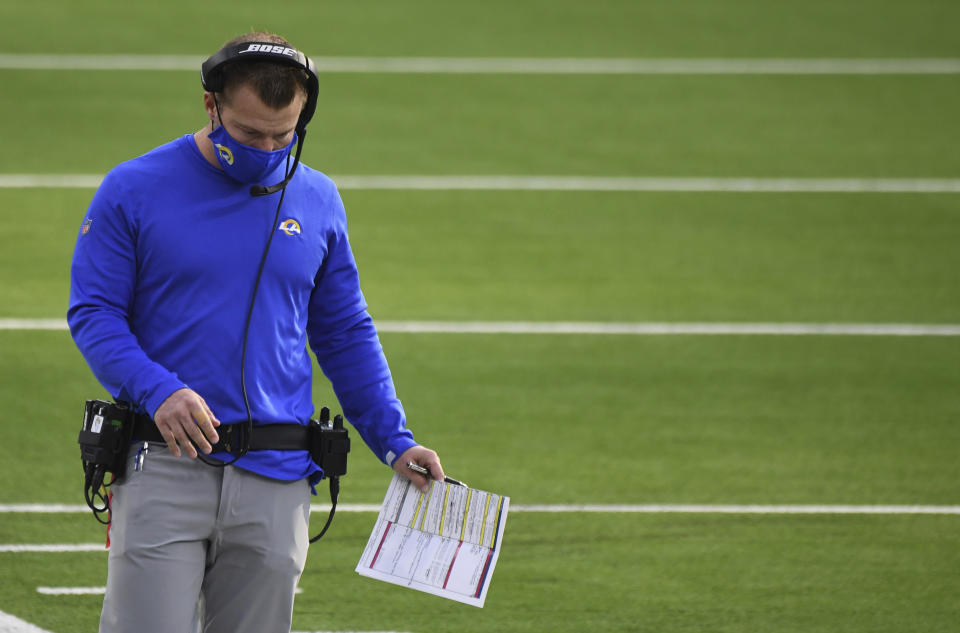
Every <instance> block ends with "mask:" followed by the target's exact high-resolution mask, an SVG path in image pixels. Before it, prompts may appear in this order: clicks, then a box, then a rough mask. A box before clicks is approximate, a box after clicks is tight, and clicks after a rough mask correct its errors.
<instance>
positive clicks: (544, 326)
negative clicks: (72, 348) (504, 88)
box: [0, 319, 960, 336]
mask: <svg viewBox="0 0 960 633" xmlns="http://www.w3.org/2000/svg"><path fill="white" fill-rule="evenodd" d="M376 326H377V331H379V332H387V333H397V334H582V335H604V334H620V335H633V336H671V335H684V336H694V335H712V336H724V335H726V336H731V335H732V336H757V335H760V336H763V335H768V336H960V325H957V324H946V325H924V324H917V323H589V322H567V321H377V322H376ZM68 329H69V328H68V326H67V322H66V320H64V319H0V330H54V331H60V330H68Z"/></svg>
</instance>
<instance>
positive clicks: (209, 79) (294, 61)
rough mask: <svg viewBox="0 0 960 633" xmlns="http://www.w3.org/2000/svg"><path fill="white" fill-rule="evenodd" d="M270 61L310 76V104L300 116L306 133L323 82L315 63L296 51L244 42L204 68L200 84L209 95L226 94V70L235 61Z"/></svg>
mask: <svg viewBox="0 0 960 633" xmlns="http://www.w3.org/2000/svg"><path fill="white" fill-rule="evenodd" d="M243 60H250V61H266V62H274V63H277V64H284V65H286V66H292V67H294V68H299V69H300V70H302V71H304V72H306V73H307V78H308V79H307V102H306V103H305V104H304V106H303V110H302V111H301V112H300V119H299V120H298V121H297V129H300V130H303V129H305V128H306V127H307V123H309V122H310V119H312V118H313V113H314V111H315V110H316V109H317V98H318V96H319V94H320V80H319V79H318V78H317V67H316V65H314V63H313V60H311V59H310V58H309V57H307V56H306V55H304V54H303V53H301V52H300V51H298V50H297V49H295V48H291V47H289V46H283V45H282V44H275V43H274V42H241V43H240V44H233V45H231V46H224V47H223V48H221V49H220V50H219V51H217V52H216V53H214V54H213V55H212V56H211V57H210V58H209V59H208V60H207V61H205V62H203V65H202V66H201V67H200V83H201V84H203V89H204V90H206V91H207V92H222V91H223V68H224V66H225V65H226V64H229V63H230V62H235V61H243Z"/></svg>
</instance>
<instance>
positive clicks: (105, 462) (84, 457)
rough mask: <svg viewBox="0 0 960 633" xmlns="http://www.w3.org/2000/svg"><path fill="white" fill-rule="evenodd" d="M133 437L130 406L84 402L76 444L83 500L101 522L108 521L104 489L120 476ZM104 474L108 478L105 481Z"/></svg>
mask: <svg viewBox="0 0 960 633" xmlns="http://www.w3.org/2000/svg"><path fill="white" fill-rule="evenodd" d="M132 435H133V411H132V410H131V409H130V407H128V406H126V405H124V404H120V403H115V402H106V401H104V400H87V404H86V406H85V407H84V409H83V426H82V427H81V428H80V436H79V437H78V438H77V442H79V444H80V461H81V463H82V464H83V498H84V500H85V501H86V502H87V505H88V506H90V509H91V510H93V516H94V517H96V519H97V521H100V523H103V524H107V523H109V522H110V518H109V516H110V497H109V495H108V494H107V491H106V488H107V487H108V486H109V485H110V484H112V483H113V482H115V481H117V480H118V479H120V478H121V477H123V473H124V470H125V467H126V459H127V449H128V448H129V447H130V438H131V437H132ZM107 473H110V475H111V478H110V481H108V482H104V478H105V477H106V475H107ZM104 514H106V515H107V518H106V519H105V518H104V517H103V515H104Z"/></svg>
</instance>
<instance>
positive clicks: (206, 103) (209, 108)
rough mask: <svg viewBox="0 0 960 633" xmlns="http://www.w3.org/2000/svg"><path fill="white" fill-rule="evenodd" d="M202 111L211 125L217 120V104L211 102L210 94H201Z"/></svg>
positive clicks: (211, 94)
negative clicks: (204, 111) (205, 113)
mask: <svg viewBox="0 0 960 633" xmlns="http://www.w3.org/2000/svg"><path fill="white" fill-rule="evenodd" d="M203 109H204V110H206V112H207V119H209V121H210V123H211V124H213V123H214V122H215V121H216V120H217V103H216V101H214V100H213V93H212V92H205V93H203ZM211 127H213V125H211Z"/></svg>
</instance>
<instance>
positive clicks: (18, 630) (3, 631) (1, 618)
mask: <svg viewBox="0 0 960 633" xmlns="http://www.w3.org/2000/svg"><path fill="white" fill-rule="evenodd" d="M0 633H50V631H48V630H46V629H41V628H40V627H39V626H34V625H33V624H30V623H29V622H25V621H24V620H21V619H20V618H18V617H16V616H12V615H10V614H9V613H5V612H3V611H0Z"/></svg>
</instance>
